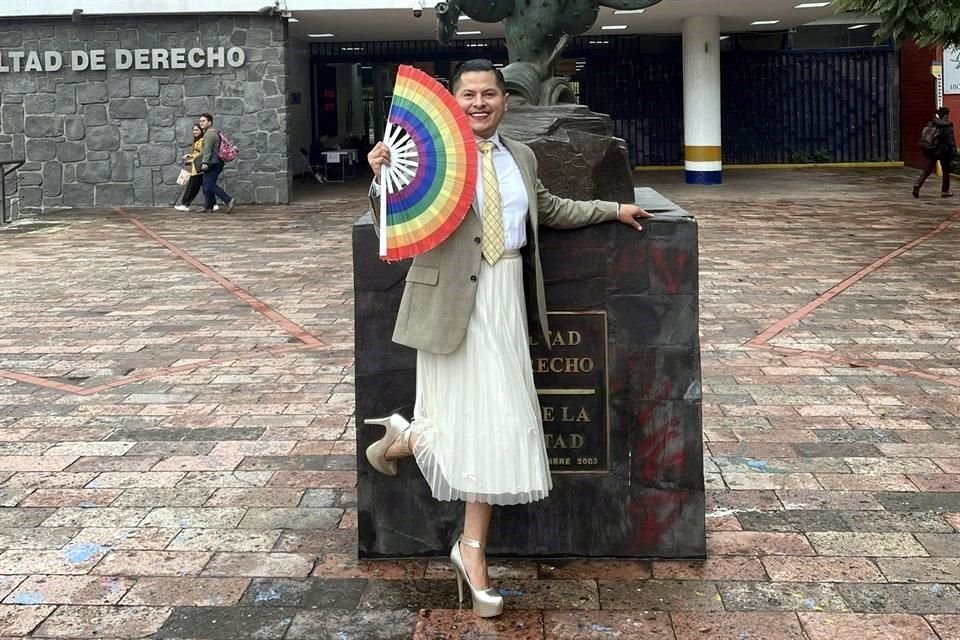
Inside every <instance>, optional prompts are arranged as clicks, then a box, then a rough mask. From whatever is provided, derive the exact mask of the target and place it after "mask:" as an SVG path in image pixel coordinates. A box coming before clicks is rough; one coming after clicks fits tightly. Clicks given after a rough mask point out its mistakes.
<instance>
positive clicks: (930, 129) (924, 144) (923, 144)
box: [920, 120, 940, 151]
mask: <svg viewBox="0 0 960 640" xmlns="http://www.w3.org/2000/svg"><path fill="white" fill-rule="evenodd" d="M939 146H940V127H938V126H937V123H936V122H934V121H933V120H931V121H930V122H928V123H927V126H925V127H924V128H923V132H922V133H921V134H920V148H921V149H923V150H924V151H936V150H937V147H939Z"/></svg>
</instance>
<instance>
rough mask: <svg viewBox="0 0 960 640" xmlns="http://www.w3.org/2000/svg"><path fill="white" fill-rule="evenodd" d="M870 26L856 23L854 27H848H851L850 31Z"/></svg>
mask: <svg viewBox="0 0 960 640" xmlns="http://www.w3.org/2000/svg"><path fill="white" fill-rule="evenodd" d="M869 26H870V25H868V24H855V25H853V26H852V27H847V29H849V30H850V31H854V30H855V29H863V28H865V27H869Z"/></svg>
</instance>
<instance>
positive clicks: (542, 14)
mask: <svg viewBox="0 0 960 640" xmlns="http://www.w3.org/2000/svg"><path fill="white" fill-rule="evenodd" d="M660 1H661V0H537V1H536V2H531V1H530V0H448V1H447V2H439V3H437V5H436V8H435V11H436V14H437V23H438V24H437V32H438V36H439V38H440V41H441V42H443V43H444V44H448V43H449V42H450V41H451V39H452V38H453V36H454V35H455V34H456V32H457V22H458V21H459V19H460V15H461V14H465V15H467V16H469V17H470V18H472V19H473V20H476V21H478V22H501V21H502V22H503V23H504V28H505V29H506V35H507V51H508V52H509V53H510V65H509V66H507V67H506V68H505V69H504V70H503V75H504V77H505V78H506V79H507V88H508V90H509V91H510V93H511V94H512V95H513V96H514V97H515V98H517V99H519V100H523V101H524V102H527V103H529V104H534V105H540V104H543V105H554V104H566V103H573V102H575V100H574V95H573V91H571V89H570V85H569V84H567V83H566V81H565V80H562V79H560V78H554V77H553V63H554V61H555V60H556V58H557V56H559V55H560V53H561V52H562V51H563V48H564V47H565V46H566V43H567V38H568V37H569V36H577V35H580V34H582V33H585V32H586V31H587V30H588V29H590V27H592V26H593V23H594V22H596V21H597V15H598V14H599V11H600V7H601V6H604V7H610V8H611V9H624V10H635V9H644V8H646V7H649V6H652V5H655V4H657V3H659V2H660Z"/></svg>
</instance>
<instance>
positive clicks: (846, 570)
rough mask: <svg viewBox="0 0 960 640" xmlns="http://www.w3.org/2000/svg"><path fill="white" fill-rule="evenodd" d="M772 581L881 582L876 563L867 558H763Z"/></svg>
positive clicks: (882, 580)
mask: <svg viewBox="0 0 960 640" xmlns="http://www.w3.org/2000/svg"><path fill="white" fill-rule="evenodd" d="M763 566H764V567H765V568H766V570H767V573H768V574H769V575H770V579H771V580H773V581H774V582H821V583H823V582H884V578H883V575H882V574H881V573H880V571H879V569H877V566H876V565H875V564H874V563H873V562H872V561H871V560H869V559H867V558H789V557H774V556H768V557H766V558H764V559H763Z"/></svg>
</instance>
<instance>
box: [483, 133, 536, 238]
mask: <svg viewBox="0 0 960 640" xmlns="http://www.w3.org/2000/svg"><path fill="white" fill-rule="evenodd" d="M477 142H482V140H477ZM490 142H492V143H493V167H494V169H496V170H497V179H498V180H499V182H500V202H501V203H502V204H503V237H504V247H503V248H504V250H505V251H516V250H517V249H519V248H520V247H522V246H524V245H525V244H527V214H528V212H529V209H530V201H529V199H528V198H527V187H526V185H524V184H523V176H522V175H520V166H519V165H518V164H517V161H516V160H514V159H513V156H512V155H511V154H510V152H509V151H507V148H506V147H505V146H503V143H502V142H501V141H500V134H499V133H495V134H493V137H492V138H490ZM477 160H478V167H479V170H478V172H477V197H476V199H475V200H474V208H475V209H476V211H477V215H479V216H480V218H481V219H483V153H482V152H481V151H480V150H479V149H477Z"/></svg>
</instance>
